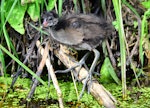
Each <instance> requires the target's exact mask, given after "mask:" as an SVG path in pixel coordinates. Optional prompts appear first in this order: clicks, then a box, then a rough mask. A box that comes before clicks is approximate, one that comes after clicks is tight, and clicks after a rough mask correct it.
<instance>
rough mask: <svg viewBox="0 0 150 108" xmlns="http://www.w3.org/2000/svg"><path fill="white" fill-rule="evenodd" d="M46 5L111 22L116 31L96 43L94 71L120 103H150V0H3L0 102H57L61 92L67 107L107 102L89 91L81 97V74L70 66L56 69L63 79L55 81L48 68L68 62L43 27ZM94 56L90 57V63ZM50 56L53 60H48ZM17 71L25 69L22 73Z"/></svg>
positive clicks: (79, 54)
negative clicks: (68, 68)
mask: <svg viewBox="0 0 150 108" xmlns="http://www.w3.org/2000/svg"><path fill="white" fill-rule="evenodd" d="M45 11H52V12H53V13H55V14H58V16H59V17H61V16H65V15H66V14H74V13H76V14H79V13H84V14H91V13H92V14H96V15H97V16H99V17H103V18H104V19H107V21H108V22H112V25H113V26H114V28H115V32H112V33H110V37H109V38H108V39H107V40H106V41H105V42H103V44H102V45H101V46H99V47H98V48H97V49H98V50H99V51H100V52H101V56H100V59H99V62H98V63H97V70H96V69H95V71H97V72H98V73H97V74H98V76H96V75H94V77H95V78H96V80H98V82H99V83H100V84H101V83H102V84H103V86H104V87H105V88H106V89H107V90H108V91H109V92H110V93H111V94H112V95H113V96H114V97H115V98H116V100H117V103H115V102H114V103H115V104H116V106H117V107H127V108H131V107H132V108H134V107H140V108H148V107H149V106H150V104H149V101H150V88H149V85H150V22H149V21H150V19H149V18H150V0H145V1H144V0H140V1H139V0H134V1H127V0H112V1H111V0H33V1H30V0H29V1H28V0H26V1H24V0H21V1H18V0H9V1H5V0H2V1H1V5H0V12H1V13H0V34H1V35H0V42H1V43H0V76H1V77H0V100H1V101H0V107H9V106H13V107H20V106H22V105H23V106H22V107H32V106H35V107H42V108H44V107H48V106H49V107H58V106H59V103H60V99H61V98H62V99H63V101H64V103H65V104H64V106H65V107H81V108H88V107H89V108H92V107H99V106H100V105H99V103H101V104H102V105H104V103H103V102H97V101H96V100H95V98H94V97H93V96H92V95H89V94H88V93H87V92H86V91H85V92H84V95H83V97H82V98H81V99H79V93H80V92H81V91H82V84H81V83H80V82H76V81H75V80H77V78H76V77H75V75H74V76H73V74H72V72H71V74H70V73H65V74H63V75H62V74H59V73H57V74H56V78H57V79H58V84H59V85H55V84H54V82H55V83H56V81H57V80H54V79H53V76H52V74H51V73H50V72H49V68H51V69H50V70H51V71H53V70H60V69H65V66H64V65H65V63H64V65H63V63H60V61H61V60H59V59H60V58H59V57H58V55H57V52H58V51H57V50H55V46H54V49H53V46H51V45H52V44H50V45H49V44H48V45H47V44H46V43H47V42H49V40H48V36H46V35H47V33H46V31H44V30H42V23H43V21H44V19H43V18H42V15H44V13H45ZM56 16H57V15H56ZM56 16H55V15H54V17H56ZM38 40H39V41H38ZM37 41H38V42H41V43H40V44H41V46H42V47H43V50H44V51H45V50H46V48H47V49H50V50H48V52H47V53H42V51H41V52H40V50H41V49H42V48H41V49H40V48H39V47H38V46H37ZM50 42H51V41H50ZM50 42H49V43H50ZM56 47H58V46H56ZM65 52H67V55H71V57H74V59H75V60H76V59H77V60H80V58H82V57H83V55H84V54H85V52H84V51H74V49H72V48H71V49H70V48H67V49H65ZM44 54H45V55H44ZM46 54H47V55H46ZM43 55H44V56H43ZM44 57H45V58H44ZM47 58H49V59H47ZM89 58H91V59H92V58H93V56H92V55H90V57H89ZM91 59H88V60H87V61H86V63H87V64H88V67H90V66H91ZM48 60H49V62H51V63H52V66H51V65H49V64H47V63H46V61H48ZM66 61H67V59H66ZM62 62H63V61H62ZM42 72H43V73H42ZM16 73H18V74H21V75H20V76H19V78H18V79H17V76H18V74H16ZM74 78H75V79H74ZM72 80H73V82H72ZM39 82H40V83H39ZM36 85H38V86H37V87H36ZM59 86H60V90H61V92H62V95H60V96H59V93H60V94H61V92H60V91H59ZM35 88H36V89H35ZM34 90H35V91H34ZM32 93H34V95H33V94H32ZM101 98H102V97H101ZM143 100H144V102H143ZM104 106H105V105H104ZM101 107H103V106H101Z"/></svg>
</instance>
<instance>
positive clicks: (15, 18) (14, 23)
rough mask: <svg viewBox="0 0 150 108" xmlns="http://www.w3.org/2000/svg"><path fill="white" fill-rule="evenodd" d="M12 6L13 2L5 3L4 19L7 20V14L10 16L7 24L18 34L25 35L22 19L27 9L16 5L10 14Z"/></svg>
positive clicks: (18, 4)
mask: <svg viewBox="0 0 150 108" xmlns="http://www.w3.org/2000/svg"><path fill="white" fill-rule="evenodd" d="M12 5H13V1H11V0H10V1H7V2H6V3H5V6H4V8H5V17H6V18H7V16H8V14H9V15H10V16H9V17H8V23H9V24H10V25H11V27H12V28H14V29H15V30H16V31H17V32H19V33H20V34H24V33H25V29H24V26H23V18H24V15H25V12H26V9H27V6H26V5H25V6H21V4H20V3H17V4H16V5H15V6H14V7H13V9H12V11H11V13H9V12H10V10H11V8H12Z"/></svg>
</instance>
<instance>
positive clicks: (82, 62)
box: [55, 52, 90, 76]
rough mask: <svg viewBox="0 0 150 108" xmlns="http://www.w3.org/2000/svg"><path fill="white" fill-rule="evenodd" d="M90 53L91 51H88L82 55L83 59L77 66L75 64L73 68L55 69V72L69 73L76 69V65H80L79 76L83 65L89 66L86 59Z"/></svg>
mask: <svg viewBox="0 0 150 108" xmlns="http://www.w3.org/2000/svg"><path fill="white" fill-rule="evenodd" d="M89 54H90V52H88V53H86V54H85V55H84V56H83V57H82V59H81V60H80V61H79V63H77V64H76V65H75V66H73V67H71V68H69V69H66V70H57V71H55V73H68V72H70V71H71V70H73V69H75V68H76V67H79V66H80V68H79V70H78V72H77V76H78V75H79V72H80V69H81V67H82V65H84V66H85V68H87V66H86V64H85V61H86V59H87V58H88V56H89Z"/></svg>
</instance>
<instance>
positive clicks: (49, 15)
mask: <svg viewBox="0 0 150 108" xmlns="http://www.w3.org/2000/svg"><path fill="white" fill-rule="evenodd" d="M41 17H42V20H43V22H42V27H44V28H46V27H53V26H55V25H56V24H57V23H58V15H57V14H56V13H54V12H52V11H51V12H44V13H43V14H42V16H41Z"/></svg>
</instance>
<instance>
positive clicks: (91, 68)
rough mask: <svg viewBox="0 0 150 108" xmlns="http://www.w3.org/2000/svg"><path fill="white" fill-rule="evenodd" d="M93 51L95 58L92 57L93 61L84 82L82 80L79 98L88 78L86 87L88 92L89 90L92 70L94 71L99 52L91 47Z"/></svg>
mask: <svg viewBox="0 0 150 108" xmlns="http://www.w3.org/2000/svg"><path fill="white" fill-rule="evenodd" d="M93 52H94V55H95V58H94V60H93V63H92V65H91V67H90V70H89V75H88V76H87V77H86V79H85V82H84V85H83V88H82V91H81V93H80V97H79V98H81V97H82V95H83V93H84V90H85V87H86V85H87V83H88V81H89V80H90V84H89V87H88V93H89V92H90V85H91V83H92V72H94V69H95V67H96V63H97V61H98V59H99V56H100V53H99V51H98V50H97V49H93Z"/></svg>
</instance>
